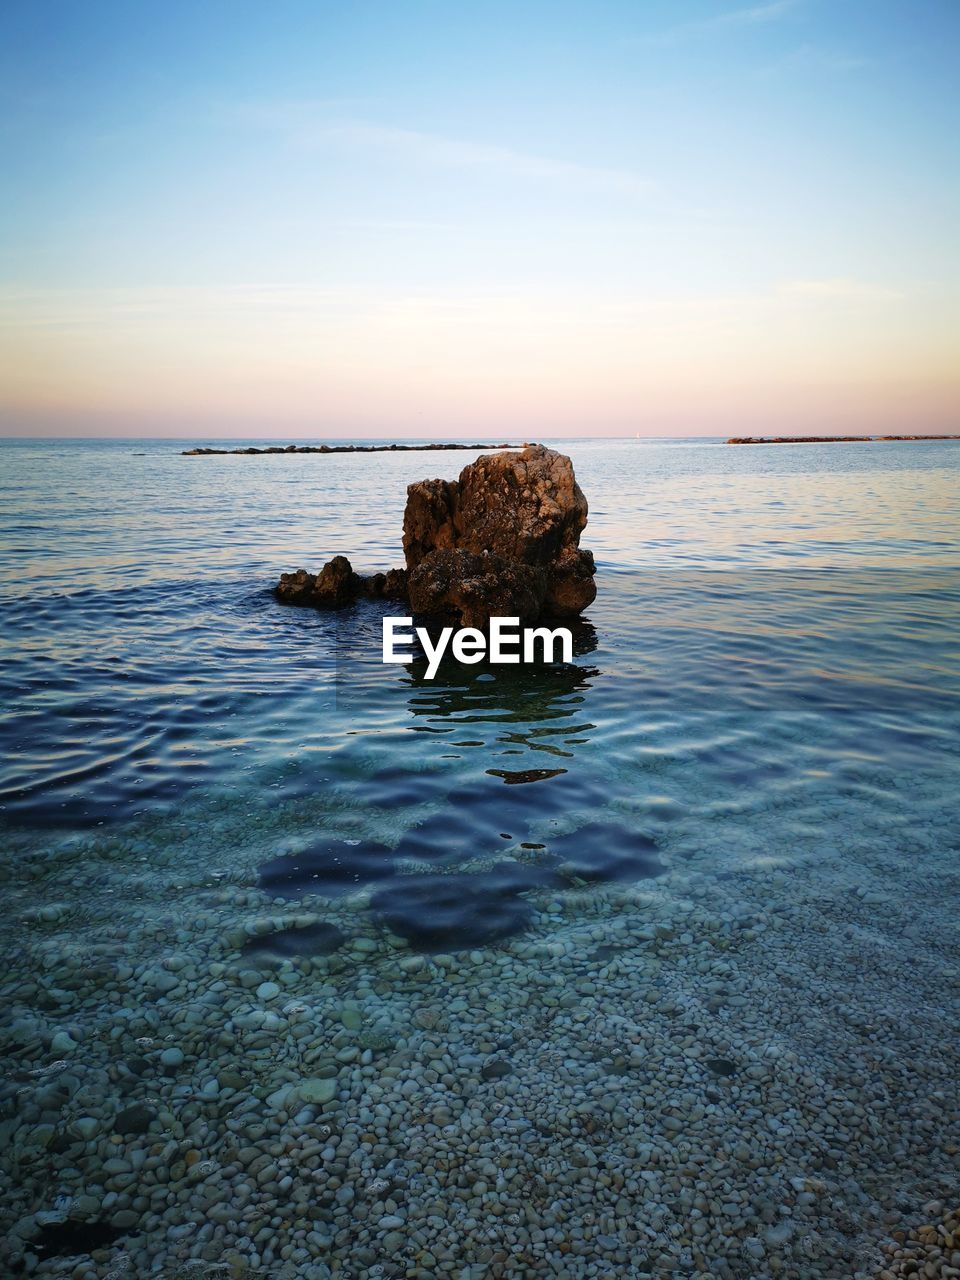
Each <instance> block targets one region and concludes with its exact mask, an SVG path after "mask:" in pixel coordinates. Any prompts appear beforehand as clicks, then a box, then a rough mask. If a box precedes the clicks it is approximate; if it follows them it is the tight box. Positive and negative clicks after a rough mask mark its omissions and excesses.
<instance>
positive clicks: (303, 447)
mask: <svg viewBox="0 0 960 1280" xmlns="http://www.w3.org/2000/svg"><path fill="white" fill-rule="evenodd" d="M523 447H524V448H526V447H527V446H526V445H524V446H523ZM516 448H517V446H516V445H513V444H440V443H437V444H434V443H431V444H271V445H266V446H264V447H263V448H257V447H255V446H254V445H247V446H246V447H245V448H243V449H211V448H209V447H207V446H205V445H204V446H197V448H195V449H183V450H181V454H180V456H181V457H183V458H206V457H210V456H211V455H213V456H215V457H226V456H227V455H230V454H241V455H250V454H260V453H427V452H429V451H430V450H434V449H440V450H446V451H449V450H451V449H472V450H476V449H516Z"/></svg>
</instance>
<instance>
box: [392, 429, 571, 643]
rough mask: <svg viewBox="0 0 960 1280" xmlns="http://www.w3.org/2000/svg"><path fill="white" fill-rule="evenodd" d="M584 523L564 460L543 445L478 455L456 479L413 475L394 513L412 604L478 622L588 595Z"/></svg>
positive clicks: (566, 609)
mask: <svg viewBox="0 0 960 1280" xmlns="http://www.w3.org/2000/svg"><path fill="white" fill-rule="evenodd" d="M586 523H587V500H586V498H585V497H584V496H583V491H582V490H581V488H580V486H579V485H578V484H577V480H576V476H575V475H574V473H573V464H572V463H571V461H570V459H569V458H568V457H566V456H565V455H564V454H562V453H556V452H555V451H554V450H553V449H547V448H545V447H544V446H543V445H530V446H528V447H527V448H525V449H523V450H522V451H521V452H519V453H517V452H512V453H498V454H491V455H488V456H485V457H482V458H478V459H477V461H476V462H473V463H471V464H470V465H469V466H468V467H464V469H463V471H461V473H460V478H459V480H455V481H448V480H420V481H418V482H417V483H416V484H412V485H410V486H409V488H408V489H407V508H406V511H405V513H404V518H403V551H404V555H405V557H406V561H407V567H408V569H409V570H410V605H411V608H412V609H413V610H414V611H415V612H416V613H423V614H431V613H437V614H445V615H448V616H453V617H455V618H458V619H459V621H460V622H461V623H463V624H464V625H465V626H479V627H483V626H485V625H486V623H487V622H488V621H489V620H490V618H491V617H494V616H500V617H514V616H516V617H519V618H521V620H522V621H523V622H535V621H536V620H537V618H539V617H540V615H541V614H543V613H546V614H549V615H552V616H555V617H573V616H575V615H576V614H579V613H581V612H582V611H583V610H584V609H585V608H587V606H588V605H590V604H592V603H593V600H594V598H595V597H596V594H597V589H596V585H595V583H594V580H593V574H594V563H593V556H592V555H591V553H590V552H589V551H581V550H580V545H579V544H580V534H581V533H582V532H583V529H584V526H585V525H586ZM478 557H479V559H478Z"/></svg>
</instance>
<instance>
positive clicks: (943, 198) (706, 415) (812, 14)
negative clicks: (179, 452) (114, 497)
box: [0, 0, 960, 439]
mask: <svg viewBox="0 0 960 1280" xmlns="http://www.w3.org/2000/svg"><path fill="white" fill-rule="evenodd" d="M958 85H960V5H958V4H957V3H956V0H900V2H896V3H895V2H893V0H766V2H764V0H760V2H759V3H750V0H747V3H745V4H738V0H726V2H724V0H720V2H719V3H706V2H705V0H673V2H670V3H667V2H657V0H650V2H649V3H644V2H643V0H629V2H626V0H624V2H620V0H617V2H614V0H589V2H585V3H569V2H566V0H551V2H550V3H540V2H538V0H529V2H525V0H511V2H510V3H499V0H485V3H483V4H480V5H463V4H457V3H452V2H450V0H448V2H445V3H433V2H428V0H355V2H354V3H347V4H344V3H342V0H338V3H333V4H328V3H325V2H324V0H313V2H312V3H306V2H300V0H273V2H272V3H270V4H264V3H262V0H260V2H259V3H256V4H248V3H246V2H245V0H205V2H204V3H198V2H197V0H189V2H188V3H183V2H181V0H164V3H162V4H161V3H158V2H153V3H149V4H148V3H143V2H142V0H116V2H107V0H85V2H84V3H83V4H78V3H76V0H70V2H69V3H63V2H62V0H44V2H43V3H41V4H38V3H36V0H7V3H6V5H5V6H4V7H3V11H2V16H0V173H2V174H3V181H4V186H5V188H6V194H5V195H4V197H3V199H2V201H0V433H2V434H6V435H32V434H37V435H124V436H126V435H149V436H160V435H167V436H178V437H184V436H186V437H212V436H224V437H232V436H273V437H278V438H279V437H284V438H289V439H292V438H297V437H307V436H313V437H318V436H319V437H323V436H328V437H336V438H340V437H345V436H347V437H349V436H370V437H398V438H399V437H404V436H426V437H430V436H434V437H437V436H439V437H445V438H451V439H452V438H457V437H464V436H468V437H472V438H484V439H492V438H497V439H500V438H511V439H512V438H518V437H522V438H536V437H546V436H564V435H566V436H588V435H597V436H610V435H630V436H633V435H637V434H639V435H644V436H645V435H654V436H658V435H728V434H776V433H781V434H782V433H803V432H806V433H812V434H824V433H838V434H839V433H847V432H849V433H854V434H856V433H872V432H891V431H893V432H918V431H919V432H922V431H934V432H936V431H944V432H949V431H960V413H958V406H960V350H958V334H960V252H958V245H960V238H958V228H960V200H958V185H960V178H958V174H960V166H958V163H957V161H958V143H957V139H958V138H960V118H958V117H960V111H958V104H960V91H958V87H957V86H958Z"/></svg>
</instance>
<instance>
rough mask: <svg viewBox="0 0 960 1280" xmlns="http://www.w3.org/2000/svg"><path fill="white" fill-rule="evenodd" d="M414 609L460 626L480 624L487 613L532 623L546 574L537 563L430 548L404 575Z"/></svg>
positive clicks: (539, 606)
mask: <svg viewBox="0 0 960 1280" xmlns="http://www.w3.org/2000/svg"><path fill="white" fill-rule="evenodd" d="M409 589H410V607H411V609H412V610H413V612H414V613H421V614H442V615H445V616H447V617H450V618H452V619H454V620H459V621H460V622H461V623H462V625H463V626H465V627H481V628H482V627H485V626H486V625H487V623H488V622H489V621H490V619H491V617H494V616H497V617H508V618H514V617H515V618H519V619H520V622H521V624H523V623H528V622H535V621H536V619H537V618H539V616H540V613H541V611H542V609H543V602H544V599H545V597H546V593H547V573H546V570H545V569H542V568H540V567H539V566H537V565H529V564H521V563H519V561H516V560H505V559H503V557H501V556H494V555H489V554H486V555H476V554H474V553H473V552H471V551H463V550H461V549H460V548H457V549H456V550H453V551H449V550H444V551H434V552H432V553H431V554H430V555H429V556H427V557H426V559H424V560H421V561H420V563H419V564H418V565H417V567H416V568H415V569H412V570H411V571H410V577H409Z"/></svg>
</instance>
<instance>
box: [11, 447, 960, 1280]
mask: <svg viewBox="0 0 960 1280" xmlns="http://www.w3.org/2000/svg"><path fill="white" fill-rule="evenodd" d="M496 434H497V435H499V434H500V433H499V432H497V433H496ZM193 443H195V441H190V442H184V443H183V444H179V443H177V442H173V441H123V440H121V441H106V440H98V441H61V440H56V441H5V442H3V443H2V446H0V468H2V478H0V497H2V504H3V516H2V535H0V536H2V542H0V572H2V584H0V588H2V610H3V615H4V628H3V642H2V643H3V646H4V647H3V667H2V692H3V702H2V710H0V733H2V737H3V742H4V748H5V750H4V761H3V772H2V775H0V815H2V820H3V824H4V828H5V855H4V864H3V876H4V879H5V899H6V902H5V910H4V913H3V920H2V929H3V935H4V938H3V943H4V951H5V956H6V969H5V979H4V988H3V997H4V1005H5V1011H4V1025H3V1040H4V1051H5V1061H6V1063H7V1065H6V1069H5V1078H4V1092H5V1106H6V1110H5V1113H4V1115H5V1119H4V1121H3V1126H2V1133H3V1137H4V1138H5V1139H6V1141H5V1142H4V1143H2V1144H0V1145H3V1146H4V1147H5V1148H6V1151H7V1153H8V1154H7V1155H5V1156H4V1157H3V1160H4V1161H6V1162H7V1176H8V1179H9V1185H10V1191H9V1194H8V1195H7V1196H6V1197H5V1199H6V1204H5V1214H6V1216H7V1218H8V1220H9V1221H8V1229H9V1230H10V1232H11V1234H10V1236H9V1241H10V1243H8V1245H7V1246H6V1248H7V1258H8V1262H7V1265H8V1266H9V1267H10V1268H23V1267H27V1268H28V1269H29V1268H34V1269H36V1268H38V1267H39V1274H60V1273H63V1274H73V1270H71V1268H74V1267H77V1266H79V1265H81V1264H80V1263H79V1262H78V1259H80V1258H84V1257H86V1258H88V1259H90V1258H92V1261H89V1260H88V1261H87V1263H85V1264H83V1265H86V1266H87V1267H88V1268H92V1270H91V1272H90V1273H91V1274H95V1275H107V1274H108V1273H111V1268H115V1267H117V1266H120V1265H124V1264H126V1265H129V1266H131V1267H133V1268H134V1271H136V1269H137V1268H142V1269H145V1270H146V1269H149V1270H152V1271H155V1272H156V1273H158V1274H164V1273H166V1272H169V1274H171V1275H173V1274H178V1271H177V1268H182V1267H185V1266H186V1267H189V1266H191V1265H192V1264H194V1263H195V1264H196V1265H197V1266H200V1265H205V1266H209V1267H214V1266H218V1265H222V1266H226V1267H230V1268H233V1269H234V1271H233V1273H234V1274H248V1273H249V1274H264V1275H271V1276H272V1275H290V1276H301V1275H302V1276H306V1277H314V1276H316V1277H323V1276H326V1275H328V1274H329V1275H343V1276H365V1275H368V1274H369V1275H371V1276H372V1275H375V1274H385V1273H386V1274H398V1275H399V1274H428V1273H429V1274H434V1273H436V1274H451V1275H473V1274H474V1272H472V1271H471V1270H470V1268H479V1269H478V1270H476V1272H475V1274H476V1275H477V1276H479V1275H487V1274H490V1275H514V1274H531V1275H537V1274H544V1275H556V1274H568V1275H576V1276H579V1275H632V1274H636V1275H647V1274H650V1275H660V1274H663V1275H667V1274H688V1275H699V1274H703V1275H711V1276H712V1275H731V1276H754V1275H767V1274H769V1275H773V1274H777V1275H783V1274H786V1275H801V1276H806V1275H810V1276H824V1277H831V1276H838V1275H841V1274H852V1273H853V1270H852V1269H855V1268H856V1267H861V1268H862V1271H861V1273H862V1274H864V1275H867V1274H871V1272H870V1266H871V1265H873V1263H872V1262H871V1259H873V1258H874V1257H875V1249H876V1244H877V1242H878V1241H880V1240H881V1239H882V1238H883V1236H884V1235H885V1233H886V1232H887V1231H889V1230H890V1229H891V1228H892V1226H893V1225H894V1224H895V1223H896V1222H897V1221H898V1220H899V1216H901V1215H909V1213H910V1212H911V1211H912V1212H916V1211H918V1210H919V1209H920V1208H922V1206H923V1204H924V1203H926V1202H927V1201H929V1200H933V1199H937V1198H938V1197H940V1196H942V1195H944V1194H946V1193H947V1192H948V1191H949V1189H950V1187H951V1181H950V1179H951V1176H955V1171H956V1157H957V1148H956V1145H955V1143H954V1141H953V1138H954V1135H955V1133H956V1122H957V1119H958V1100H957V1094H956V1084H955V1081H956V1078H957V1065H958V1064H957V1061H956V1048H955V1043H954V1042H955V1036H954V1035H953V1032H952V1022H953V1020H954V1019H953V1012H952V1010H953V1008H954V1007H955V1005H954V1004H953V1003H952V1002H955V989H956V980H957V977H958V973H960V968H958V954H960V953H958V928H957V914H956V905H957V894H958V871H957V848H958V834H957V832H958V828H957V823H956V814H955V797H956V794H957V792H958V783H960V770H958V760H957V728H958V721H960V697H958V695H960V672H958V647H957V621H958V612H960V609H958V606H960V548H958V540H957V527H958V525H957V495H958V487H960V486H958V480H960V443H956V444H953V443H935V442H917V443H910V444H904V443H870V444H824V445H807V446H803V445H798V446H755V447H754V446H751V447H745V446H727V445H724V444H723V443H721V442H719V441H714V440H698V441H670V440H661V441H632V440H630V441H615V440H592V441H587V440H572V441H564V442H557V446H556V447H560V448H562V449H563V450H564V451H565V452H567V453H569V454H570V456H571V457H572V459H573V462H574V465H575V468H576V472H577V477H578V480H579V482H580V484H581V487H582V488H583V489H584V491H585V493H586V495H587V498H588V501H589V503H590V520H589V523H588V526H587V529H586V531H585V533H584V537H583V545H584V546H585V547H589V548H590V549H591V550H593V551H594V553H595V555H596V559H597V567H598V571H597V585H598V596H597V600H596V603H595V604H594V605H593V606H592V607H591V608H590V610H589V611H588V613H587V615H586V616H585V618H584V619H583V620H582V621H581V622H580V623H579V624H577V626H576V627H575V628H574V654H573V661H572V662H570V663H551V664H538V665H534V666H521V667H504V666H496V665H488V664H479V665H474V666H469V667H465V666H463V665H461V664H458V663H455V662H450V661H448V662H444V663H443V664H441V667H440V669H439V671H438V672H437V674H436V677H435V678H434V679H431V680H427V679H426V672H425V664H422V663H410V664H405V665H390V666H385V665H384V664H383V663H382V662H381V639H382V616H383V613H384V612H385V611H386V608H387V606H380V605H375V604H371V603H370V602H365V601H361V602H360V603H358V604H357V605H356V606H355V607H354V608H351V609H349V610H346V611H343V612H341V613H338V614H324V613H317V612H315V611H311V610H301V609H291V608H285V607H282V606H280V605H279V604H277V603H276V602H275V600H274V599H273V596H272V593H271V586H272V585H273V583H274V582H275V581H276V579H277V578H278V576H279V573H280V572H281V571H283V570H289V569H295V568H297V567H299V566H301V565H302V566H304V567H306V568H308V569H311V570H316V569H317V568H319V567H320V565H321V564H322V563H323V562H324V561H326V560H328V559H329V558H330V557H331V556H333V555H335V554H345V555H347V556H348V557H349V558H350V559H351V561H352V563H353V564H354V567H355V568H356V569H358V570H359V571H360V572H373V571H376V570H385V569H388V568H390V567H393V566H395V565H399V564H401V563H402V553H401V549H400V532H401V524H402V515H403V505H404V500H405V489H406V485H407V484H408V483H410V482H411V481H413V480H416V479H419V478H423V477H425V476H428V475H435V474H440V475H443V476H445V477H448V478H452V477H453V476H454V475H455V474H456V473H457V471H458V470H459V469H460V468H461V467H462V466H463V465H465V464H466V463H467V462H469V461H470V460H471V459H472V458H473V456H474V455H473V454H472V453H466V452H465V453H456V454H449V453H436V454H432V453H414V454H402V453H395V454H391V453H377V454H365V455H350V454H337V455H280V456H260V457H249V456H247V457H245V456H225V457H201V458H185V457H182V456H180V453H179V450H180V448H184V447H188V445H189V444H193ZM548 443H549V442H548ZM394 612H396V610H395V609H394ZM131 1107H133V1108H136V1107H139V1108H140V1111H139V1112H137V1113H136V1115H135V1116H134V1118H133V1120H131V1119H130V1116H129V1114H128V1113H129V1112H130V1110H131ZM318 1144H319V1145H318ZM111 1161H113V1163H111ZM194 1169H200V1173H199V1174H198V1173H196V1172H194ZM251 1169H253V1170H254V1172H253V1173H252V1174H251V1172H250V1170H251ZM175 1175H176V1176H175ZM953 1185H955V1184H953ZM477 1187H479V1188H480V1190H476V1188H477ZM371 1188H372V1189H371ZM224 1205H225V1206H226V1207H225V1208H222V1207H221V1206H224ZM438 1205H439V1206H441V1208H439V1209H438ZM453 1206H458V1207H459V1209H460V1210H461V1211H462V1216H463V1218H464V1219H465V1222H464V1223H462V1224H460V1225H458V1224H457V1223H456V1222H452V1221H449V1220H448V1218H449V1215H451V1214H453ZM455 1216H456V1215H455V1214H454V1217H455ZM467 1224H469V1225H467ZM424 1254H428V1255H429V1256H430V1257H431V1258H433V1260H434V1261H433V1263H432V1264H431V1263H430V1262H429V1261H428V1262H423V1261H422V1256H423V1255H424ZM418 1259H420V1261H418ZM377 1267H381V1268H387V1271H386V1272H384V1271H382V1270H381V1271H380V1272H377V1271H376V1270H375V1269H376V1268H377ZM391 1267H392V1268H394V1270H393V1271H390V1270H389V1268H391ZM416 1267H420V1268H421V1270H420V1271H416V1270H415V1268H416ZM58 1268H60V1269H61V1270H60V1271H58V1270H57V1269H58ZM284 1268H285V1270H284ZM496 1268H499V1270H497V1269H496ZM723 1268H726V1269H727V1270H726V1271H724V1269H723ZM77 1274H85V1273H84V1272H83V1271H82V1269H81V1270H80V1271H79V1272H77ZM111 1274H112V1273H111Z"/></svg>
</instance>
